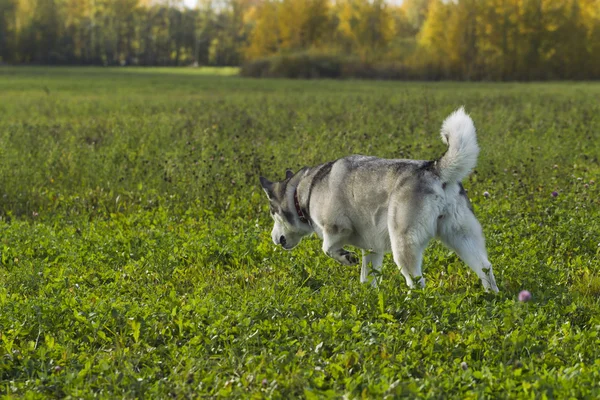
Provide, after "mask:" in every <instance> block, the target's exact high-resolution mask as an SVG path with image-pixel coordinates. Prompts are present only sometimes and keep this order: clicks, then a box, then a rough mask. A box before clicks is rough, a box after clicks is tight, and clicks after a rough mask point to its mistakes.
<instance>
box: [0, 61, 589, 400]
mask: <svg viewBox="0 0 600 400" xmlns="http://www.w3.org/2000/svg"><path fill="white" fill-rule="evenodd" d="M233 72H235V71H225V72H224V73H218V71H217V73H215V71H206V73H205V72H203V70H199V71H196V70H190V69H178V70H176V69H156V70H153V69H143V68H140V69H119V68H114V69H106V68H12V67H1V68H0V168H1V173H0V217H1V219H0V394H1V395H2V398H17V397H18V398H21V397H24V398H46V397H71V398H92V397H98V398H167V397H174V398H195V397H202V398H203V397H227V396H231V397H237V398H241V397H251V398H262V397H268V398H308V399H312V398H340V397H342V396H345V397H346V398H384V397H409V398H417V397H418V398H460V399H469V398H586V397H587V398H593V397H598V396H600V383H599V382H600V337H599V332H600V303H599V296H600V199H599V189H598V187H599V185H600V183H599V180H600V160H599V158H600V83H597V82H595V83H590V82H582V83H572V82H563V83H455V82H443V83H419V82H411V83H403V82H374V81H370V82H365V81H330V80H321V81H300V80H267V79H264V80H261V79H247V78H240V77H237V76H227V75H230V73H233ZM460 105H464V106H465V107H466V109H467V111H468V112H469V113H470V114H471V116H472V117H473V120H474V121H475V125H476V127H477V129H478V138H479V143H480V146H481V154H480V157H479V162H478V167H477V169H476V171H475V172H474V173H473V174H472V175H471V176H470V177H469V178H467V180H465V182H464V185H465V188H466V189H467V190H468V194H469V197H470V198H471V201H472V203H473V206H474V209H475V213H476V215H477V216H478V218H479V220H480V222H481V224H482V225H483V229H484V233H485V235H486V240H487V248H488V252H489V258H490V261H491V262H492V264H493V265H494V272H495V275H496V280H497V282H498V287H499V289H500V293H498V294H496V295H493V294H489V293H485V292H484V291H483V288H482V286H481V284H480V282H479V280H478V279H477V277H476V276H474V274H473V273H471V272H470V270H469V268H468V267H467V266H466V265H465V264H463V263H462V261H461V260H459V259H458V258H457V257H456V255H454V254H453V253H451V252H450V251H448V250H446V249H445V248H444V247H443V246H441V245H440V244H439V243H436V242H432V244H431V245H430V246H429V248H428V249H427V250H426V252H425V259H424V275H425V278H426V279H427V287H426V288H425V289H419V290H409V289H408V287H407V286H406V284H405V281H404V278H403V277H402V275H401V274H400V272H399V271H398V269H397V268H396V266H395V265H394V263H393V261H392V259H391V257H390V256H389V255H388V256H386V258H385V261H384V268H383V281H382V284H381V285H380V287H379V289H372V288H371V287H370V286H367V285H361V284H360V283H359V272H360V267H359V266H356V267H347V266H342V265H339V264H337V263H336V262H335V261H333V260H331V259H330V258H328V257H327V256H325V255H324V254H323V253H322V251H321V241H320V240H318V239H317V238H315V237H312V238H309V239H307V240H304V241H303V243H302V244H301V245H300V246H299V247H298V248H296V249H294V250H293V251H289V252H288V251H284V250H282V249H281V248H276V247H275V246H274V245H273V244H272V242H271V240H270V230H271V226H272V225H271V219H270V218H269V213H268V204H267V201H266V198H265V196H264V194H263V192H262V190H261V188H260V185H259V183H258V177H259V176H260V175H264V176H266V177H267V178H269V179H271V180H275V179H282V178H283V177H284V174H285V168H292V169H294V170H297V169H299V168H301V167H303V166H305V165H315V164H318V163H321V162H325V161H329V160H332V159H335V158H338V157H341V156H345V155H348V154H352V153H358V154H370V155H377V156H380V157H388V158H416V159H435V158H437V157H439V156H440V155H441V154H443V152H444V151H445V146H444V145H443V143H442V142H441V140H440V138H439V128H440V125H441V123H442V121H443V119H444V117H445V116H446V115H447V114H448V113H450V112H451V111H452V110H454V109H456V108H457V107H459V106H460ZM485 192H487V194H486V195H484V193H485ZM523 289H527V290H529V291H531V293H532V295H533V299H532V300H531V301H530V302H527V303H521V302H519V301H518V298H517V297H518V293H519V292H520V291H521V290H523Z"/></svg>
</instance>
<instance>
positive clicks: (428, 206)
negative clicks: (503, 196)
mask: <svg viewBox="0 0 600 400" xmlns="http://www.w3.org/2000/svg"><path fill="white" fill-rule="evenodd" d="M441 137H442V141H443V142H444V143H445V144H446V145H447V146H448V149H447V151H446V153H445V154H444V155H443V156H442V157H441V158H439V159H438V160H435V161H419V160H405V159H381V158H377V157H372V156H362V155H352V156H348V157H344V158H340V159H338V160H335V161H330V162H327V163H325V164H321V165H318V166H316V167H305V168H302V169H301V170H300V171H298V172H296V173H294V172H293V171H291V170H289V169H288V170H287V171H286V177H285V180H283V181H280V182H271V181H269V180H268V179H266V178H264V177H262V176H261V177H260V184H261V186H262V189H263V190H264V191H265V193H266V194H267V197H268V199H269V206H270V213H271V217H272V218H273V220H274V226H273V230H272V232H271V238H272V240H273V243H275V244H276V245H281V247H283V248H284V249H286V250H291V249H293V248H294V247H296V246H297V245H298V244H299V243H300V241H301V240H302V238H303V237H304V236H307V235H310V234H312V233H316V234H317V235H318V236H319V237H320V238H321V239H322V240H323V251H324V252H325V254H327V255H328V256H329V257H331V258H333V259H335V260H337V261H338V262H340V263H342V264H344V265H355V264H357V263H358V257H357V256H356V255H355V254H354V253H352V252H349V251H347V250H345V249H344V247H343V246H345V245H351V246H355V247H358V248H360V249H363V251H362V268H361V273H360V281H361V282H369V281H370V282H371V284H372V285H373V286H375V287H376V286H377V285H378V279H379V277H380V275H381V274H380V272H381V265H382V263H383V256H384V254H386V253H389V252H390V251H391V252H392V254H393V258H394V262H395V263H396V265H397V266H398V268H400V271H401V273H402V275H403V276H404V278H405V279H406V283H407V284H408V286H409V287H411V288H414V287H415V286H416V285H419V286H421V287H424V286H425V279H424V278H423V276H422V272H421V264H422V260H423V251H424V250H425V247H426V246H427V244H428V242H429V241H430V240H431V239H432V238H434V237H437V238H439V239H441V241H442V242H443V243H444V244H445V245H446V246H447V247H448V248H450V249H452V250H454V251H455V252H456V254H457V255H458V256H459V257H460V258H461V259H462V260H463V261H464V262H465V263H466V264H467V265H468V266H469V267H470V268H471V269H472V270H473V271H474V272H475V273H476V274H477V276H478V277H479V279H481V282H482V283H483V286H484V288H485V290H486V291H493V292H498V286H497V285H496V280H495V277H494V273H493V271H492V265H491V263H490V262H489V260H488V258H487V252H486V248H485V239H484V236H483V231H482V228H481V225H480V224H479V221H478V220H477V218H476V217H475V214H474V213H473V207H472V206H471V203H470V201H469V199H468V197H467V193H466V192H465V189H464V188H463V186H462V183H461V182H462V180H463V179H464V178H466V177H467V176H468V175H469V174H470V173H471V171H472V170H473V168H475V165H476V163H477V156H478V155H479V146H478V144H477V137H476V132H475V126H474V124H473V120H472V119H471V117H469V115H468V114H466V113H465V111H464V108H462V107H461V108H459V109H458V110H456V111H455V112H454V113H452V114H451V115H450V116H448V117H447V118H446V120H445V121H444V122H443V124H442V128H441ZM415 281H416V282H415Z"/></svg>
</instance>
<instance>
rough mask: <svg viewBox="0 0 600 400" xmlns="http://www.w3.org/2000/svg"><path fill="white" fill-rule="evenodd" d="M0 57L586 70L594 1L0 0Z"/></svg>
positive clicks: (594, 72) (522, 72)
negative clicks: (193, 2) (187, 0)
mask: <svg viewBox="0 0 600 400" xmlns="http://www.w3.org/2000/svg"><path fill="white" fill-rule="evenodd" d="M397 3H402V4H401V5H397ZM0 60H1V61H4V62H8V63H38V64H105V65H118V64H138V65H189V64H192V63H197V64H199V65H241V64H244V63H245V65H246V68H245V70H246V71H254V70H260V71H261V72H260V74H261V75H262V76H265V75H271V74H270V73H269V71H271V72H273V71H280V72H279V73H278V74H275V75H283V76H294V73H293V71H287V72H286V71H283V70H282V68H284V67H282V65H283V64H285V65H289V66H290V68H292V69H294V68H295V70H300V71H303V72H302V73H300V74H297V75H296V76H297V77H307V76H310V75H311V74H312V72H314V71H318V70H320V69H322V68H321V66H322V65H323V60H329V61H328V62H329V63H330V64H331V63H333V67H331V68H333V70H335V71H339V73H337V74H334V75H336V76H339V75H344V71H346V72H348V71H354V72H353V73H350V74H349V76H358V77H377V76H378V73H377V71H385V74H384V75H385V76H381V77H389V78H410V79H466V80H515V79H516V80H535V79H597V78H600V0H405V1H403V2H385V1H383V0H222V1H205V0H200V1H199V2H198V6H197V7H196V8H194V9H188V8H185V7H183V6H182V3H181V2H180V1H175V0H170V1H166V0H162V1H158V0H155V1H149V0H145V1H142V0H0ZM294 61H297V62H298V63H300V64H301V65H299V66H294V65H291V64H292V63H293V62H294ZM313 64H314V65H313ZM328 65H329V64H328ZM258 67H260V68H258ZM328 68H329V69H328ZM331 68H330V66H327V65H326V68H325V69H326V70H327V71H326V72H327V73H328V74H329V75H331V74H332V72H331ZM311 71H312V72H311ZM250 75H252V74H250ZM313 75H314V76H321V75H320V74H319V73H316V75H315V74H313ZM370 75H375V76H370Z"/></svg>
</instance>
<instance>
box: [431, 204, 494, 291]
mask: <svg viewBox="0 0 600 400" xmlns="http://www.w3.org/2000/svg"><path fill="white" fill-rule="evenodd" d="M462 217H463V218H462V219H461V223H460V224H456V221H457V220H456V219H455V220H454V221H448V223H442V224H441V226H440V228H439V229H438V235H439V236H440V239H441V240H442V242H443V243H444V244H445V245H446V246H448V247H449V248H450V249H452V250H454V251H455V252H456V254H457V255H458V256H459V257H460V258H461V259H462V260H463V261H464V262H465V263H466V264H467V265H468V266H469V267H470V268H471V269H472V270H473V272H475V273H476V274H477V276H478V277H479V279H481V283H482V284H483V287H484V288H485V290H491V291H493V292H498V286H497V285H496V278H495V277H494V271H492V264H491V263H490V262H489V260H488V258H487V252H486V250H485V239H484V238H483V231H482V229H481V225H480V224H479V221H477V218H475V216H474V215H473V214H472V213H471V212H469V211H467V212H465V213H464V215H463V216H462Z"/></svg>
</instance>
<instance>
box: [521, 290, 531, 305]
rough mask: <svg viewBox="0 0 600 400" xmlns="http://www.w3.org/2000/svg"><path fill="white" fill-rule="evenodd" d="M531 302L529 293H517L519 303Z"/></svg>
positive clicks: (523, 291) (524, 291) (522, 291)
mask: <svg viewBox="0 0 600 400" xmlns="http://www.w3.org/2000/svg"><path fill="white" fill-rule="evenodd" d="M529 300H531V292H530V291H529V290H521V293H519V301H521V302H526V301H529Z"/></svg>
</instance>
